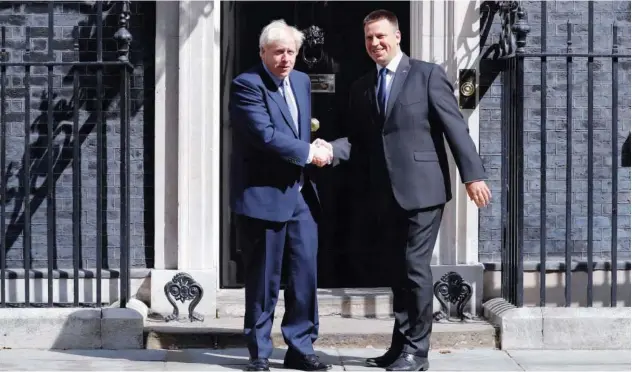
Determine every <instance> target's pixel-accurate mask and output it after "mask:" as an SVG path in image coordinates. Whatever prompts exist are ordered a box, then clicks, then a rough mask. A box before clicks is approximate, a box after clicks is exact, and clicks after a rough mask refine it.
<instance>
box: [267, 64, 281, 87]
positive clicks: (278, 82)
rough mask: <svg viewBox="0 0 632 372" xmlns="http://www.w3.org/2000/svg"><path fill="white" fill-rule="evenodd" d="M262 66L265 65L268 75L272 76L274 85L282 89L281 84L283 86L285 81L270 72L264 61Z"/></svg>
mask: <svg viewBox="0 0 632 372" xmlns="http://www.w3.org/2000/svg"><path fill="white" fill-rule="evenodd" d="M261 64H262V65H263V69H264V70H265V71H266V72H267V73H268V75H270V78H271V79H272V81H274V83H275V84H276V85H277V86H278V87H280V86H281V84H283V82H284V80H285V79H281V78H279V77H278V76H276V75H274V74H273V73H271V72H270V70H268V67H267V66H266V64H265V63H263V61H261Z"/></svg>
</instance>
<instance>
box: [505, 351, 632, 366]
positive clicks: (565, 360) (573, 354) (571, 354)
mask: <svg viewBox="0 0 632 372" xmlns="http://www.w3.org/2000/svg"><path fill="white" fill-rule="evenodd" d="M507 354H508V355H509V356H510V357H511V358H512V359H513V360H515V361H516V363H518V364H519V365H520V366H521V367H522V368H523V369H524V370H525V371H630V369H631V368H630V367H631V364H632V363H631V361H630V350H507Z"/></svg>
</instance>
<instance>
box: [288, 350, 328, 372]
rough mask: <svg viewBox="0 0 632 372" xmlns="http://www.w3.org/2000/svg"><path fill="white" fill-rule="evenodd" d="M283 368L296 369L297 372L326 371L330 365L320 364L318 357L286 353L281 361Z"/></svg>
mask: <svg viewBox="0 0 632 372" xmlns="http://www.w3.org/2000/svg"><path fill="white" fill-rule="evenodd" d="M283 367H285V368H287V369H298V370H299V371H327V370H328V369H330V368H331V365H329V364H325V363H321V361H320V360H319V359H318V357H317V356H316V355H314V354H312V355H297V354H295V353H291V352H288V353H286V354H285V359H284V360H283Z"/></svg>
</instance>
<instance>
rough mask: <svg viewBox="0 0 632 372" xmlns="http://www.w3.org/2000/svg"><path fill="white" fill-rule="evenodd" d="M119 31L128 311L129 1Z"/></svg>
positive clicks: (124, 3)
mask: <svg viewBox="0 0 632 372" xmlns="http://www.w3.org/2000/svg"><path fill="white" fill-rule="evenodd" d="M121 7H122V11H121V15H120V19H119V29H118V31H117V32H116V34H115V35H114V38H115V39H116V40H117V41H118V54H119V57H118V59H119V61H120V62H121V63H122V65H121V105H120V108H121V170H120V172H121V219H120V223H121V264H120V269H121V278H120V286H121V290H120V292H121V296H120V306H121V307H123V308H124V307H126V306H127V302H128V300H129V296H130V277H129V270H130V257H129V254H130V246H129V244H130V207H129V204H130V190H129V187H130V185H129V180H130V167H129V164H130V143H129V141H130V138H129V124H130V107H129V100H130V71H131V70H132V69H133V66H132V65H131V63H130V61H129V49H130V44H131V42H132V34H130V32H129V31H128V27H129V25H128V22H129V18H130V1H129V0H127V1H122V2H121Z"/></svg>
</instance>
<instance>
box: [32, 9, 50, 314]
mask: <svg viewBox="0 0 632 372" xmlns="http://www.w3.org/2000/svg"><path fill="white" fill-rule="evenodd" d="M54 5H55V3H54V2H52V1H50V2H49V3H48V29H49V30H54V29H55V28H54V25H55V23H54V16H53V13H54V8H53V7H54ZM54 35H55V33H54V32H49V33H48V60H49V61H53V60H54V59H55V56H54V54H53V36H54ZM47 93H48V94H47V96H46V98H47V101H48V102H47V106H46V118H47V125H46V128H47V135H46V153H47V157H48V161H47V163H48V164H47V165H48V166H47V168H48V169H47V176H46V180H47V182H46V185H47V192H46V219H47V226H48V229H47V242H48V244H47V245H48V250H47V251H48V259H47V262H46V264H47V267H48V283H47V284H48V306H49V307H52V306H53V268H54V266H55V259H56V254H55V253H56V249H55V246H56V243H57V242H56V241H55V240H56V239H55V230H56V227H57V226H56V225H55V173H54V165H55V163H54V159H55V158H54V156H53V135H54V134H53V133H54V128H53V66H48V91H47ZM25 110H30V107H26V108H25Z"/></svg>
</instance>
